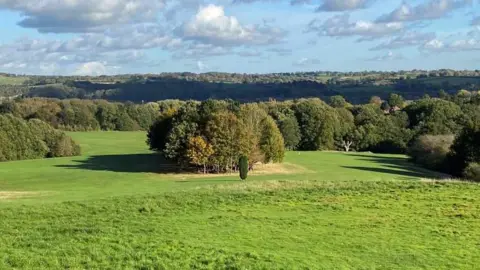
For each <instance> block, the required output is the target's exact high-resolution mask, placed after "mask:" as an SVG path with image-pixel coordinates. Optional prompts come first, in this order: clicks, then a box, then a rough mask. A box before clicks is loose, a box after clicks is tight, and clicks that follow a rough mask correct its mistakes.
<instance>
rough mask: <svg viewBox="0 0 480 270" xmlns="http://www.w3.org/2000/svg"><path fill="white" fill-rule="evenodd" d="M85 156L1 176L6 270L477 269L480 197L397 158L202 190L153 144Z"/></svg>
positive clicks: (1, 248)
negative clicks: (438, 179) (168, 161)
mask: <svg viewBox="0 0 480 270" xmlns="http://www.w3.org/2000/svg"><path fill="white" fill-rule="evenodd" d="M70 135H71V136H72V137H73V138H74V139H75V140H76V141H78V142H79V143H80V144H81V146H82V150H83V156H81V157H73V158H59V159H48V160H32V161H18V162H7V163H0V232H1V237H0V269H9V268H17V269H45V268H55V269H65V268H71V269H86V268H91V269H131V268H136V269H422V268H423V269H474V268H475V267H476V266H477V265H479V264H480V253H479V252H478V250H479V248H480V198H479V196H478V194H479V192H480V186H479V185H478V184H471V183H460V182H450V181H445V182H442V181H431V180H426V179H427V178H435V177H441V175H437V174H435V173H432V172H430V171H428V170H424V169H420V168H418V167H415V166H413V165H411V164H410V163H408V162H407V160H406V159H405V157H403V156H398V155H373V154H359V153H352V154H344V153H333V152H332V153H329V152H301V153H299V152H289V153H288V154H287V156H286V160H285V164H284V165H282V166H277V167H268V166H267V167H264V168H259V169H258V171H257V172H256V173H254V175H251V176H250V177H249V178H248V180H247V182H246V183H242V182H240V181H239V180H238V176H237V175H220V176H199V175H196V174H187V173H179V172H178V171H177V168H176V166H173V165H172V164H169V163H167V162H166V161H165V160H163V159H162V158H161V157H159V156H158V155H156V154H154V153H152V152H150V151H149V150H148V149H147V147H146V144H145V134H144V133H142V132H90V133H71V134H70Z"/></svg>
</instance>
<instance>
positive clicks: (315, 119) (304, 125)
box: [149, 91, 480, 176]
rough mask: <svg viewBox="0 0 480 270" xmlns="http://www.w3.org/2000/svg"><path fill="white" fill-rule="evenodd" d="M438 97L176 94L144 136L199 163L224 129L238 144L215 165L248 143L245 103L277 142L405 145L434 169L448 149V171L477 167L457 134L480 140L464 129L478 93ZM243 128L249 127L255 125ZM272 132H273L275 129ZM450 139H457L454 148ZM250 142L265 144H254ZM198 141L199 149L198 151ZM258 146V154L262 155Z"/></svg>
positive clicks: (472, 118) (356, 147)
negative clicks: (358, 99) (356, 100)
mask: <svg viewBox="0 0 480 270" xmlns="http://www.w3.org/2000/svg"><path fill="white" fill-rule="evenodd" d="M443 98H444V99H440V98H430V97H428V96H427V97H425V98H423V99H419V100H416V101H413V102H406V101H405V100H404V99H403V98H402V96H400V95H397V94H391V95H390V96H389V97H388V99H386V100H382V99H381V98H379V97H372V98H371V101H370V103H368V104H363V105H352V104H350V103H348V102H347V101H346V100H345V99H344V98H343V97H342V96H333V97H331V98H330V100H329V104H327V103H325V102H324V101H322V100H320V99H317V98H311V99H298V100H290V101H275V100H271V101H268V102H258V103H247V104H243V105H240V106H239V105H238V104H237V103H235V102H233V101H228V100H227V101H213V100H208V101H206V102H202V103H200V102H193V101H191V102H186V103H185V102H179V101H176V102H171V103H170V104H168V106H164V108H163V109H162V112H160V115H161V116H160V120H158V121H157V122H156V124H155V125H153V126H152V128H151V129H150V133H149V136H150V137H149V143H150V146H151V148H152V149H155V150H159V151H162V152H163V153H164V154H166V156H167V157H169V158H171V159H173V160H175V161H177V162H179V163H182V164H189V165H192V164H196V165H201V164H204V165H205V163H204V162H205V161H207V160H214V159H211V157H212V156H214V155H215V154H214V153H217V154H219V153H221V152H222V151H219V150H218V149H216V148H215V147H217V146H214V144H216V143H218V142H219V139H218V138H216V137H215V136H214V134H223V133H224V132H227V134H225V135H221V136H226V137H225V138H229V139H228V140H227V139H225V140H224V141H225V142H232V140H233V139H232V138H234V137H235V136H237V137H238V139H237V140H236V144H235V147H238V149H237V150H232V151H233V152H235V153H236V155H233V156H232V154H231V153H233V152H230V154H229V155H227V156H229V157H230V158H229V159H228V160H229V162H225V161H222V162H220V163H222V164H223V165H222V166H221V168H220V170H226V169H229V168H233V167H235V164H236V162H237V161H238V158H239V157H240V155H241V154H242V153H246V152H245V150H242V151H240V150H239V149H243V147H247V146H248V145H249V143H248V140H247V139H246V141H244V140H243V139H241V138H250V137H248V136H243V135H240V133H238V132H240V130H244V129H247V130H248V129H249V128H253V130H256V131H257V132H258V130H262V129H261V128H259V127H257V126H256V125H254V124H251V123H250V122H246V120H245V119H249V118H248V117H250V116H248V117H247V116H246V115H248V114H246V112H245V111H246V110H247V108H249V110H248V112H251V111H254V112H256V118H255V119H263V118H265V117H266V119H269V120H264V121H263V122H262V121H260V120H255V121H253V120H250V121H253V122H252V123H260V122H262V123H268V126H271V127H270V129H271V130H278V131H279V132H280V134H281V138H280V137H279V138H278V140H277V139H275V141H277V142H278V141H280V140H281V141H283V144H284V148H285V149H288V150H299V151H316V150H343V151H352V150H353V151H371V152H376V153H407V152H408V153H410V155H411V156H412V159H413V160H414V161H415V162H418V163H420V164H422V165H425V166H427V167H429V168H432V169H437V170H440V169H444V168H446V167H445V162H446V161H445V159H446V158H447V157H450V160H449V161H448V163H450V164H460V165H458V166H457V167H456V168H455V169H454V168H453V167H452V166H453V165H452V166H450V167H451V169H449V170H448V172H449V173H451V174H454V175H457V176H463V175H465V174H466V172H465V170H466V169H467V168H468V169H469V172H470V175H471V174H472V171H475V170H476V168H477V167H476V166H477V165H475V162H480V160H478V161H477V159H476V158H475V154H471V153H470V152H468V154H465V153H464V152H462V151H466V150H460V149H464V148H465V147H467V146H465V145H464V144H461V143H459V141H463V142H465V141H467V142H471V143H467V145H469V146H468V147H471V144H472V143H474V142H475V143H476V144H477V145H480V144H479V143H478V138H477V137H474V136H476V135H471V134H476V133H474V132H473V131H470V132H467V131H466V130H467V128H468V127H472V126H480V94H479V93H477V92H468V91H460V92H459V93H458V94H456V95H451V96H450V95H444V96H443ZM253 108H254V109H253ZM226 112H228V113H226ZM207 123H208V124H207ZM226 123H228V124H226ZM245 123H250V124H245ZM242 125H243V126H242ZM231 128H233V129H234V130H231ZM235 132H237V133H235ZM249 132H250V133H252V134H255V131H249ZM263 132H264V133H265V131H263ZM233 134H237V135H233ZM256 134H261V133H256ZM262 134H263V133H262ZM271 134H273V135H275V134H276V132H273V133H271ZM462 134H470V135H469V136H473V137H471V138H470V137H469V138H470V139H463V138H464V137H465V136H466V135H462ZM273 135H272V136H273ZM242 136H243V137H242ZM275 136H277V135H275ZM462 136H463V137H462ZM258 138H260V139H257V140H256V141H257V142H261V141H262V139H261V136H260V135H258ZM220 141H222V140H220ZM245 142H247V143H245ZM244 143H245V144H244ZM225 144H226V143H225ZM255 144H256V143H255ZM455 145H461V146H457V147H456V148H455ZM231 147H233V145H231ZM257 148H258V149H265V148H262V147H260V146H258V147H257ZM454 148H455V150H454ZM192 149H193V150H192ZM195 149H197V150H195ZM198 149H203V150H204V151H205V152H203V153H202V154H199V152H200V151H199V150H198ZM232 149H233V148H232ZM469 151H470V150H469ZM471 151H474V150H471ZM248 153H249V156H248V159H249V160H251V161H253V162H256V161H269V160H272V159H269V158H267V159H266V160H262V159H261V158H260V159H258V158H253V157H252V156H251V155H252V153H255V151H253V152H248ZM262 153H263V154H264V155H265V157H268V156H269V154H267V153H265V152H262ZM454 153H457V154H455V155H454ZM461 153H463V154H461ZM256 155H257V154H256V153H255V155H254V156H256ZM260 156H261V155H260ZM224 160H226V159H224ZM214 163H219V162H218V161H215V162H214ZM206 167H208V168H207V170H216V168H215V167H214V166H213V163H211V164H207V166H206Z"/></svg>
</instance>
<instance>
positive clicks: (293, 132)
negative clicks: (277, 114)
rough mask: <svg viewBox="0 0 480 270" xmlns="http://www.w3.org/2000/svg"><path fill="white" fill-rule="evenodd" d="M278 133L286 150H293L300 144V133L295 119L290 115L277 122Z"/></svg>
mask: <svg viewBox="0 0 480 270" xmlns="http://www.w3.org/2000/svg"><path fill="white" fill-rule="evenodd" d="M278 126H279V128H280V132H281V133H282V136H283V139H284V141H285V147H286V148H287V149H288V150H295V149H296V148H297V146H298V144H299V143H300V140H301V133H300V127H299V125H298V121H297V119H296V118H295V117H294V116H293V115H292V116H289V117H285V118H283V119H282V120H280V121H279V125H278Z"/></svg>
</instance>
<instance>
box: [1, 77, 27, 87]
mask: <svg viewBox="0 0 480 270" xmlns="http://www.w3.org/2000/svg"><path fill="white" fill-rule="evenodd" d="M26 80H28V77H8V76H1V75H0V85H22V84H23V83H24V82H25V81H26Z"/></svg>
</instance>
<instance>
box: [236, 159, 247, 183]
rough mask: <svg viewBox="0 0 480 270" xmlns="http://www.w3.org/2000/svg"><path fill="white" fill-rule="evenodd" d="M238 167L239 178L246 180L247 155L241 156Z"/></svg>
mask: <svg viewBox="0 0 480 270" xmlns="http://www.w3.org/2000/svg"><path fill="white" fill-rule="evenodd" d="M238 167H239V170H240V179H242V180H247V177H248V157H247V156H241V157H240V160H239V162H238Z"/></svg>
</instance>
